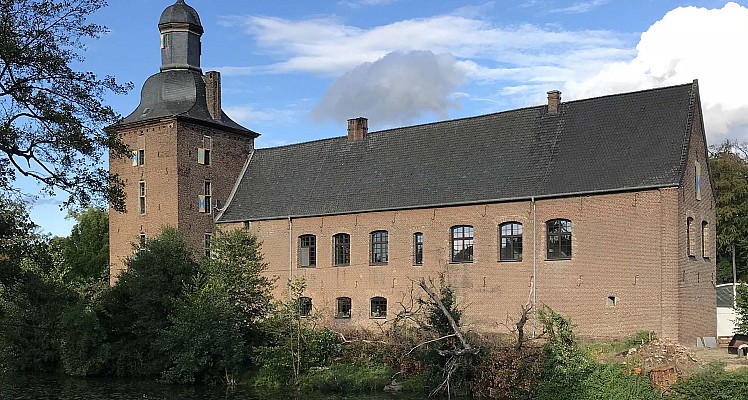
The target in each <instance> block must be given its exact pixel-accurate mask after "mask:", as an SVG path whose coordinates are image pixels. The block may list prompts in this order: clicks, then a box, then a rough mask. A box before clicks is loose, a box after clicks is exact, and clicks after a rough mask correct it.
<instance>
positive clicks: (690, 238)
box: [686, 217, 696, 257]
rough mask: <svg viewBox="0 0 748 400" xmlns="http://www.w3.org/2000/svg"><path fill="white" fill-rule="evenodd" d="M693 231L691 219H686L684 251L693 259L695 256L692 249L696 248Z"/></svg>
mask: <svg viewBox="0 0 748 400" xmlns="http://www.w3.org/2000/svg"><path fill="white" fill-rule="evenodd" d="M693 229H694V228H693V218H691V217H688V218H686V246H687V249H686V251H687V253H688V256H689V257H693V256H694V255H695V254H694V253H695V251H694V247H696V246H695V244H694V241H695V239H696V238H695V237H694V236H696V235H694V232H693Z"/></svg>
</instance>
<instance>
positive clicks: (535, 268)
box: [530, 196, 538, 338]
mask: <svg viewBox="0 0 748 400" xmlns="http://www.w3.org/2000/svg"><path fill="white" fill-rule="evenodd" d="M530 201H531V202H532V337H533V338H535V330H536V328H537V325H538V308H537V307H536V306H537V301H538V293H537V289H536V288H537V287H538V285H537V283H538V257H537V251H538V249H537V237H538V235H537V233H536V230H535V196H532V197H530Z"/></svg>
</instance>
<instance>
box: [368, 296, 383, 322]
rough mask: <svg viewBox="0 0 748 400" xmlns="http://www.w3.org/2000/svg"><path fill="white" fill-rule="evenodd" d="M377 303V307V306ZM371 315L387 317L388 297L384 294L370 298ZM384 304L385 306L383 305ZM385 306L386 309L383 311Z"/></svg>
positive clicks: (378, 317)
mask: <svg viewBox="0 0 748 400" xmlns="http://www.w3.org/2000/svg"><path fill="white" fill-rule="evenodd" d="M375 304H376V308H375ZM369 306H370V307H369V308H370V310H369V311H370V313H369V315H370V316H371V318H377V319H384V318H387V298H386V297H382V296H374V297H372V298H370V299H369ZM382 306H384V307H382ZM382 308H384V311H382Z"/></svg>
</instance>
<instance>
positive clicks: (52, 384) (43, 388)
mask: <svg viewBox="0 0 748 400" xmlns="http://www.w3.org/2000/svg"><path fill="white" fill-rule="evenodd" d="M295 398H299V399H304V400H323V399H331V400H336V399H339V400H343V399H345V400H393V399H397V400H415V399H420V398H421V397H404V396H391V395H388V394H386V393H381V394H370V395H356V396H343V395H325V394H313V395H310V394H288V393H273V394H268V393H257V392H255V391H253V390H249V389H247V388H242V387H239V388H236V389H233V390H227V389H226V387H223V386H215V387H211V386H198V385H194V386H193V385H181V386H180V385H161V384H158V383H155V382H152V381H136V380H123V379H102V378H95V379H74V378H60V377H50V376H5V377H0V399H2V400H26V399H28V400H31V399H34V400H40V399H49V400H105V399H106V400H120V399H121V400H124V399H127V400H132V399H144V400H145V399H147V400H172V399H173V400H177V399H179V400H197V399H200V400H202V399H225V400H239V399H242V400H290V399H295Z"/></svg>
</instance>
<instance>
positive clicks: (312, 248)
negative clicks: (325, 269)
mask: <svg viewBox="0 0 748 400" xmlns="http://www.w3.org/2000/svg"><path fill="white" fill-rule="evenodd" d="M305 241H306V243H305ZM310 242H311V243H310ZM303 249H309V264H308V265H304V263H303V259H304V258H303V257H302V253H303ZM315 267H317V236H315V235H312V234H304V235H300V236H299V268H315Z"/></svg>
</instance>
